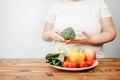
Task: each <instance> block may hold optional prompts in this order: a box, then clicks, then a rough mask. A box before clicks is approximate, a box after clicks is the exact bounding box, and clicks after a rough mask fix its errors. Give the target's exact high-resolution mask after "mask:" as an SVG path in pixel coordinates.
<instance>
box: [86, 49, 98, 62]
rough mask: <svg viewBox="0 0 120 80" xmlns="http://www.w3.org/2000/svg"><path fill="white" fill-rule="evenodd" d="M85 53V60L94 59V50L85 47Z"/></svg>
mask: <svg viewBox="0 0 120 80" xmlns="http://www.w3.org/2000/svg"><path fill="white" fill-rule="evenodd" d="M85 55H86V61H89V60H93V61H94V60H96V52H95V51H94V50H92V49H86V50H85Z"/></svg>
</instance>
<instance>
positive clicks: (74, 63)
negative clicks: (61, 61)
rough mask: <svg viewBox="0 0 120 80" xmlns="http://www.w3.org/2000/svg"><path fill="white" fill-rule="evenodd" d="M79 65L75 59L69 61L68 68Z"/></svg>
mask: <svg viewBox="0 0 120 80" xmlns="http://www.w3.org/2000/svg"><path fill="white" fill-rule="evenodd" d="M77 66H78V65H77V62H75V61H74V62H69V63H68V68H77Z"/></svg>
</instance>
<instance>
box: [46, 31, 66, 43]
mask: <svg viewBox="0 0 120 80" xmlns="http://www.w3.org/2000/svg"><path fill="white" fill-rule="evenodd" d="M60 33H61V32H60V31H59V30H57V29H51V30H49V31H47V34H48V35H49V37H50V38H51V39H52V40H55V41H60V42H64V41H65V39H64V38H63V37H61V36H60Z"/></svg>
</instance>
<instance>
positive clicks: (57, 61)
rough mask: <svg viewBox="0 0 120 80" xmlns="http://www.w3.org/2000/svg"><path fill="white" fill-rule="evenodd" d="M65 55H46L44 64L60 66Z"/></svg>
mask: <svg viewBox="0 0 120 80" xmlns="http://www.w3.org/2000/svg"><path fill="white" fill-rule="evenodd" d="M64 58H65V55H64V54H60V53H58V54H53V53H48V54H47V55H46V57H45V59H46V60H47V62H46V63H49V64H50V65H54V66H62V62H63V61H64Z"/></svg>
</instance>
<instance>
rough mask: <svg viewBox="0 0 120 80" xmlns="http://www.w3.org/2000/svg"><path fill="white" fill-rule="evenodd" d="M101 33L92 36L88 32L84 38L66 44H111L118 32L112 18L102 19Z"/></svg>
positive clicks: (84, 33)
mask: <svg viewBox="0 0 120 80" xmlns="http://www.w3.org/2000/svg"><path fill="white" fill-rule="evenodd" d="M100 23H101V27H102V30H101V33H100V34H96V35H92V36H90V35H89V34H87V32H83V37H77V38H76V39H75V40H73V41H68V42H66V43H67V44H88V45H96V46H97V45H102V44H104V43H107V42H110V41H112V40H114V39H115V37H116V34H117V33H116V30H115V27H114V24H113V21H112V18H111V17H108V18H101V19H100Z"/></svg>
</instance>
